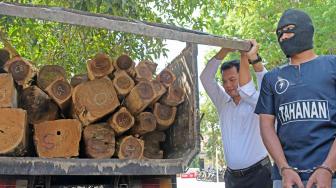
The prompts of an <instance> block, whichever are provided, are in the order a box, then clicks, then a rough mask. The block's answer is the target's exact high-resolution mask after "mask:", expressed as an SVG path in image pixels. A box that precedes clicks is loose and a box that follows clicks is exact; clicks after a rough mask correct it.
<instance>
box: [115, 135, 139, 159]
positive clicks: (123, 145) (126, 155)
mask: <svg viewBox="0 0 336 188" xmlns="http://www.w3.org/2000/svg"><path fill="white" fill-rule="evenodd" d="M116 151H117V156H118V158H119V159H141V158H143V152H144V141H143V140H141V139H137V138H135V137H133V136H126V137H122V138H120V139H119V140H118V142H117V150H116Z"/></svg>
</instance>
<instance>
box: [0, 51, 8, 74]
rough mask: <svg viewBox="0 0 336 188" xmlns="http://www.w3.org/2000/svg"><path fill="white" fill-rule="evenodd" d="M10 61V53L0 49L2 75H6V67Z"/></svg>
mask: <svg viewBox="0 0 336 188" xmlns="http://www.w3.org/2000/svg"><path fill="white" fill-rule="evenodd" d="M9 59H10V53H9V51H8V50H7V49H5V48H2V49H0V73H5V70H4V65H5V63H6V62H7V61H8V60H9Z"/></svg>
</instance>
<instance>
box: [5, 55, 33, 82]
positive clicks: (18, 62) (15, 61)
mask: <svg viewBox="0 0 336 188" xmlns="http://www.w3.org/2000/svg"><path fill="white" fill-rule="evenodd" d="M5 70H6V71H7V72H9V73H11V74H12V76H13V78H14V80H15V81H16V82H18V84H19V85H21V84H20V83H21V82H23V81H24V80H25V79H26V78H27V77H28V75H29V72H30V66H29V63H28V62H27V61H24V60H23V59H22V58H20V57H14V58H12V59H10V60H9V61H7V63H6V64H5Z"/></svg>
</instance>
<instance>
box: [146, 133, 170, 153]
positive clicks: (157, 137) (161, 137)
mask: <svg viewBox="0 0 336 188" xmlns="http://www.w3.org/2000/svg"><path fill="white" fill-rule="evenodd" d="M141 139H142V140H144V146H145V149H144V157H145V158H148V159H163V150H161V149H160V143H162V142H164V141H165V140H166V135H165V133H164V132H161V131H154V132H150V133H147V134H145V135H143V136H142V137H141Z"/></svg>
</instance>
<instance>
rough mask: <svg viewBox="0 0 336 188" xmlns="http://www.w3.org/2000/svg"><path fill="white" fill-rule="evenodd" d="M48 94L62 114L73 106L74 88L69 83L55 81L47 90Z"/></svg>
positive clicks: (60, 80)
mask: <svg viewBox="0 0 336 188" xmlns="http://www.w3.org/2000/svg"><path fill="white" fill-rule="evenodd" d="M46 92H47V94H48V95H49V96H50V97H51V98H52V99H53V100H54V101H55V103H56V104H57V105H58V107H60V109H61V110H62V112H65V111H66V109H67V108H68V107H69V105H70V104H71V95H72V87H71V85H70V84H69V83H68V81H66V80H63V79H62V78H61V79H59V80H55V81H54V82H52V83H51V84H50V85H49V86H48V87H47V88H46Z"/></svg>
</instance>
